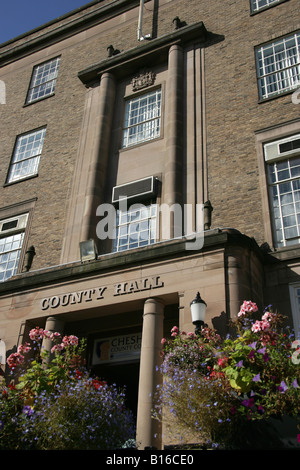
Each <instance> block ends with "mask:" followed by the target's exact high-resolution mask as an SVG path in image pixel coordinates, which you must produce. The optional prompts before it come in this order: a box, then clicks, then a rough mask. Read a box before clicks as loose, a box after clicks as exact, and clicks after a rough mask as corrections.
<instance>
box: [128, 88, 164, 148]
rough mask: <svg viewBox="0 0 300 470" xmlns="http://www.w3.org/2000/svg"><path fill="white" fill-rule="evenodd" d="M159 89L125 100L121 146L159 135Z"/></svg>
mask: <svg viewBox="0 0 300 470" xmlns="http://www.w3.org/2000/svg"><path fill="white" fill-rule="evenodd" d="M160 113H161V91H160V90H155V91H153V92H151V93H148V94H147V95H142V96H139V97H136V98H133V99H132V100H129V101H127V103H126V108H125V120H124V129H123V147H129V146H130V145H134V144H137V143H139V142H145V141H148V140H152V139H155V138H156V137H159V136H160Z"/></svg>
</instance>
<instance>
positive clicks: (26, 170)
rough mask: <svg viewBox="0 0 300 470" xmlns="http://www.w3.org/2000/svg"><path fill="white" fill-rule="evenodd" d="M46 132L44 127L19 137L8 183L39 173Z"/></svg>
mask: <svg viewBox="0 0 300 470" xmlns="http://www.w3.org/2000/svg"><path fill="white" fill-rule="evenodd" d="M45 134H46V128H45V127H44V128H42V129H37V130H35V131H31V132H27V133H26V134H22V135H19V136H18V137H17V140H16V145H15V148H14V152H13V156H12V160H11V163H10V167H9V171H8V176H7V181H6V183H7V184H9V183H14V182H16V181H20V180H23V179H26V178H29V177H32V176H35V175H37V172H38V167H39V163H40V157H41V154H42V149H43V144H44V139H45Z"/></svg>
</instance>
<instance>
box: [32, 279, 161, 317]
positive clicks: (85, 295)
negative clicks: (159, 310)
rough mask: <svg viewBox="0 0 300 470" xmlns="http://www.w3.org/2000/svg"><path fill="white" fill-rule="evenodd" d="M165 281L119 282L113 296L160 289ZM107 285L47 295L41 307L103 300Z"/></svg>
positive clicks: (48, 307) (43, 308)
mask: <svg viewBox="0 0 300 470" xmlns="http://www.w3.org/2000/svg"><path fill="white" fill-rule="evenodd" d="M163 286H164V283H163V281H162V280H161V279H160V276H153V277H145V278H140V279H137V280H132V281H127V282H119V283H117V284H114V285H113V291H112V295H113V296H118V295H126V294H134V293H136V292H141V291H146V290H150V289H158V288H160V287H163ZM107 291H108V287H107V286H101V287H95V288H93V289H85V290H81V291H76V292H68V293H66V294H59V295H53V296H52V297H45V298H44V299H42V301H41V309H42V310H48V309H56V308H58V307H67V306H70V305H75V304H85V303H86V302H92V301H101V300H102V299H104V297H105V294H106V292H107Z"/></svg>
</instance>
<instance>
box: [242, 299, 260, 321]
mask: <svg viewBox="0 0 300 470" xmlns="http://www.w3.org/2000/svg"><path fill="white" fill-rule="evenodd" d="M257 310H258V308H257V305H256V303H254V302H251V300H244V302H243V304H242V305H241V308H240V311H239V313H238V317H241V316H243V315H246V313H252V312H257Z"/></svg>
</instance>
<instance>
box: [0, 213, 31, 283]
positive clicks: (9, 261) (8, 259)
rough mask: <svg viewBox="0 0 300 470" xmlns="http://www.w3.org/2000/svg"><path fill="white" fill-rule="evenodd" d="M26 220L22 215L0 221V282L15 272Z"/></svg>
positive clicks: (25, 216)
mask: <svg viewBox="0 0 300 470" xmlns="http://www.w3.org/2000/svg"><path fill="white" fill-rule="evenodd" d="M27 219H28V214H22V215H19V216H17V217H11V218H9V219H4V220H2V221H0V282H4V281H6V280H7V279H9V278H10V277H12V276H14V275H15V274H16V272H17V269H18V264H19V260H20V254H21V249H22V245H23V240H24V233H25V228H26V224H27Z"/></svg>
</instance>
